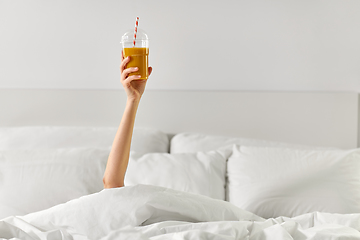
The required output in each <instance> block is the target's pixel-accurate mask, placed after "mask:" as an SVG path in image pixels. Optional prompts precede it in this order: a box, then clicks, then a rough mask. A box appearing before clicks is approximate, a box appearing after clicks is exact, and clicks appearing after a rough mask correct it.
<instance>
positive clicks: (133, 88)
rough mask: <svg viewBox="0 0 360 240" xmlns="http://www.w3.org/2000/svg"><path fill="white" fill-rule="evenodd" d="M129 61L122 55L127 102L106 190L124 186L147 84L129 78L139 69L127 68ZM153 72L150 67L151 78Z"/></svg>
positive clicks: (106, 177)
mask: <svg viewBox="0 0 360 240" xmlns="http://www.w3.org/2000/svg"><path fill="white" fill-rule="evenodd" d="M129 61H130V57H127V58H125V59H124V55H123V53H122V54H121V64H120V73H121V78H120V82H121V84H122V85H123V87H124V89H125V92H126V95H127V101H126V106H125V110H124V113H123V116H122V119H121V122H120V125H119V128H118V130H117V132H116V135H115V138H114V141H113V145H112V148H111V152H110V154H109V158H108V161H107V164H106V169H105V173H104V177H103V183H104V188H117V187H123V186H124V178H125V173H126V169H127V166H128V162H129V155H130V145H131V138H132V134H133V130H134V123H135V117H136V112H137V109H138V106H139V103H140V99H141V96H142V94H143V93H144V91H145V86H146V82H147V79H145V80H140V79H139V78H140V75H133V76H129V74H130V73H132V72H136V71H137V67H136V68H126V64H127V63H128V62H129ZM151 72H152V67H149V76H150V74H151Z"/></svg>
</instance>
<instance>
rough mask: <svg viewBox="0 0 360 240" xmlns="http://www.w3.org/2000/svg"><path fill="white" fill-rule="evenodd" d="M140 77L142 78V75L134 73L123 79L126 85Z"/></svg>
mask: <svg viewBox="0 0 360 240" xmlns="http://www.w3.org/2000/svg"><path fill="white" fill-rule="evenodd" d="M139 78H141V75H132V76H129V77H127V78H126V79H125V80H124V81H123V84H124V85H128V84H130V83H131V82H132V81H134V80H138V79H139Z"/></svg>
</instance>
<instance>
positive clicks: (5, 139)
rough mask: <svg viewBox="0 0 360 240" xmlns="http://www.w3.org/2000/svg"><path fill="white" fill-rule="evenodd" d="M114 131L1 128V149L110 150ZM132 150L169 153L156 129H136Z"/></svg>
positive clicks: (83, 128) (164, 136)
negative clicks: (79, 148) (84, 148)
mask: <svg viewBox="0 0 360 240" xmlns="http://www.w3.org/2000/svg"><path fill="white" fill-rule="evenodd" d="M116 131H117V128H110V127H12V128H0V150H10V149H43V148H78V147H95V148H103V147H111V145H112V142H113V140H114V137H115V134H116ZM131 150H132V151H136V152H139V153H150V152H169V138H168V136H167V135H166V134H165V133H163V132H161V131H159V130H155V129H148V128H135V129H134V133H133V139H132V144H131Z"/></svg>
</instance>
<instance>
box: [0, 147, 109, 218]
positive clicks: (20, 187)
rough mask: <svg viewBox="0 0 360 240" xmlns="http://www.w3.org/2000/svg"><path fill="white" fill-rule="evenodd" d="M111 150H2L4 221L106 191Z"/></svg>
mask: <svg viewBox="0 0 360 240" xmlns="http://www.w3.org/2000/svg"><path fill="white" fill-rule="evenodd" d="M109 153H110V148H108V149H94V148H81V149H46V150H9V151H0V219H2V218H5V217H7V216H10V215H24V214H27V213H30V212H34V211H39V210H42V209H46V208H49V207H51V206H54V205H56V204H60V203H64V202H66V201H68V200H70V199H74V198H78V197H80V196H83V195H87V194H91V193H95V192H98V191H100V190H102V189H103V182H102V178H103V175H104V171H105V167H106V162H107V158H108V156H109Z"/></svg>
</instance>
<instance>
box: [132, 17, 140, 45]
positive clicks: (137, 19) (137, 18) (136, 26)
mask: <svg viewBox="0 0 360 240" xmlns="http://www.w3.org/2000/svg"><path fill="white" fill-rule="evenodd" d="M138 25H139V17H136V21H135V31H134V46H133V47H135V40H136V33H137V28H138Z"/></svg>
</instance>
